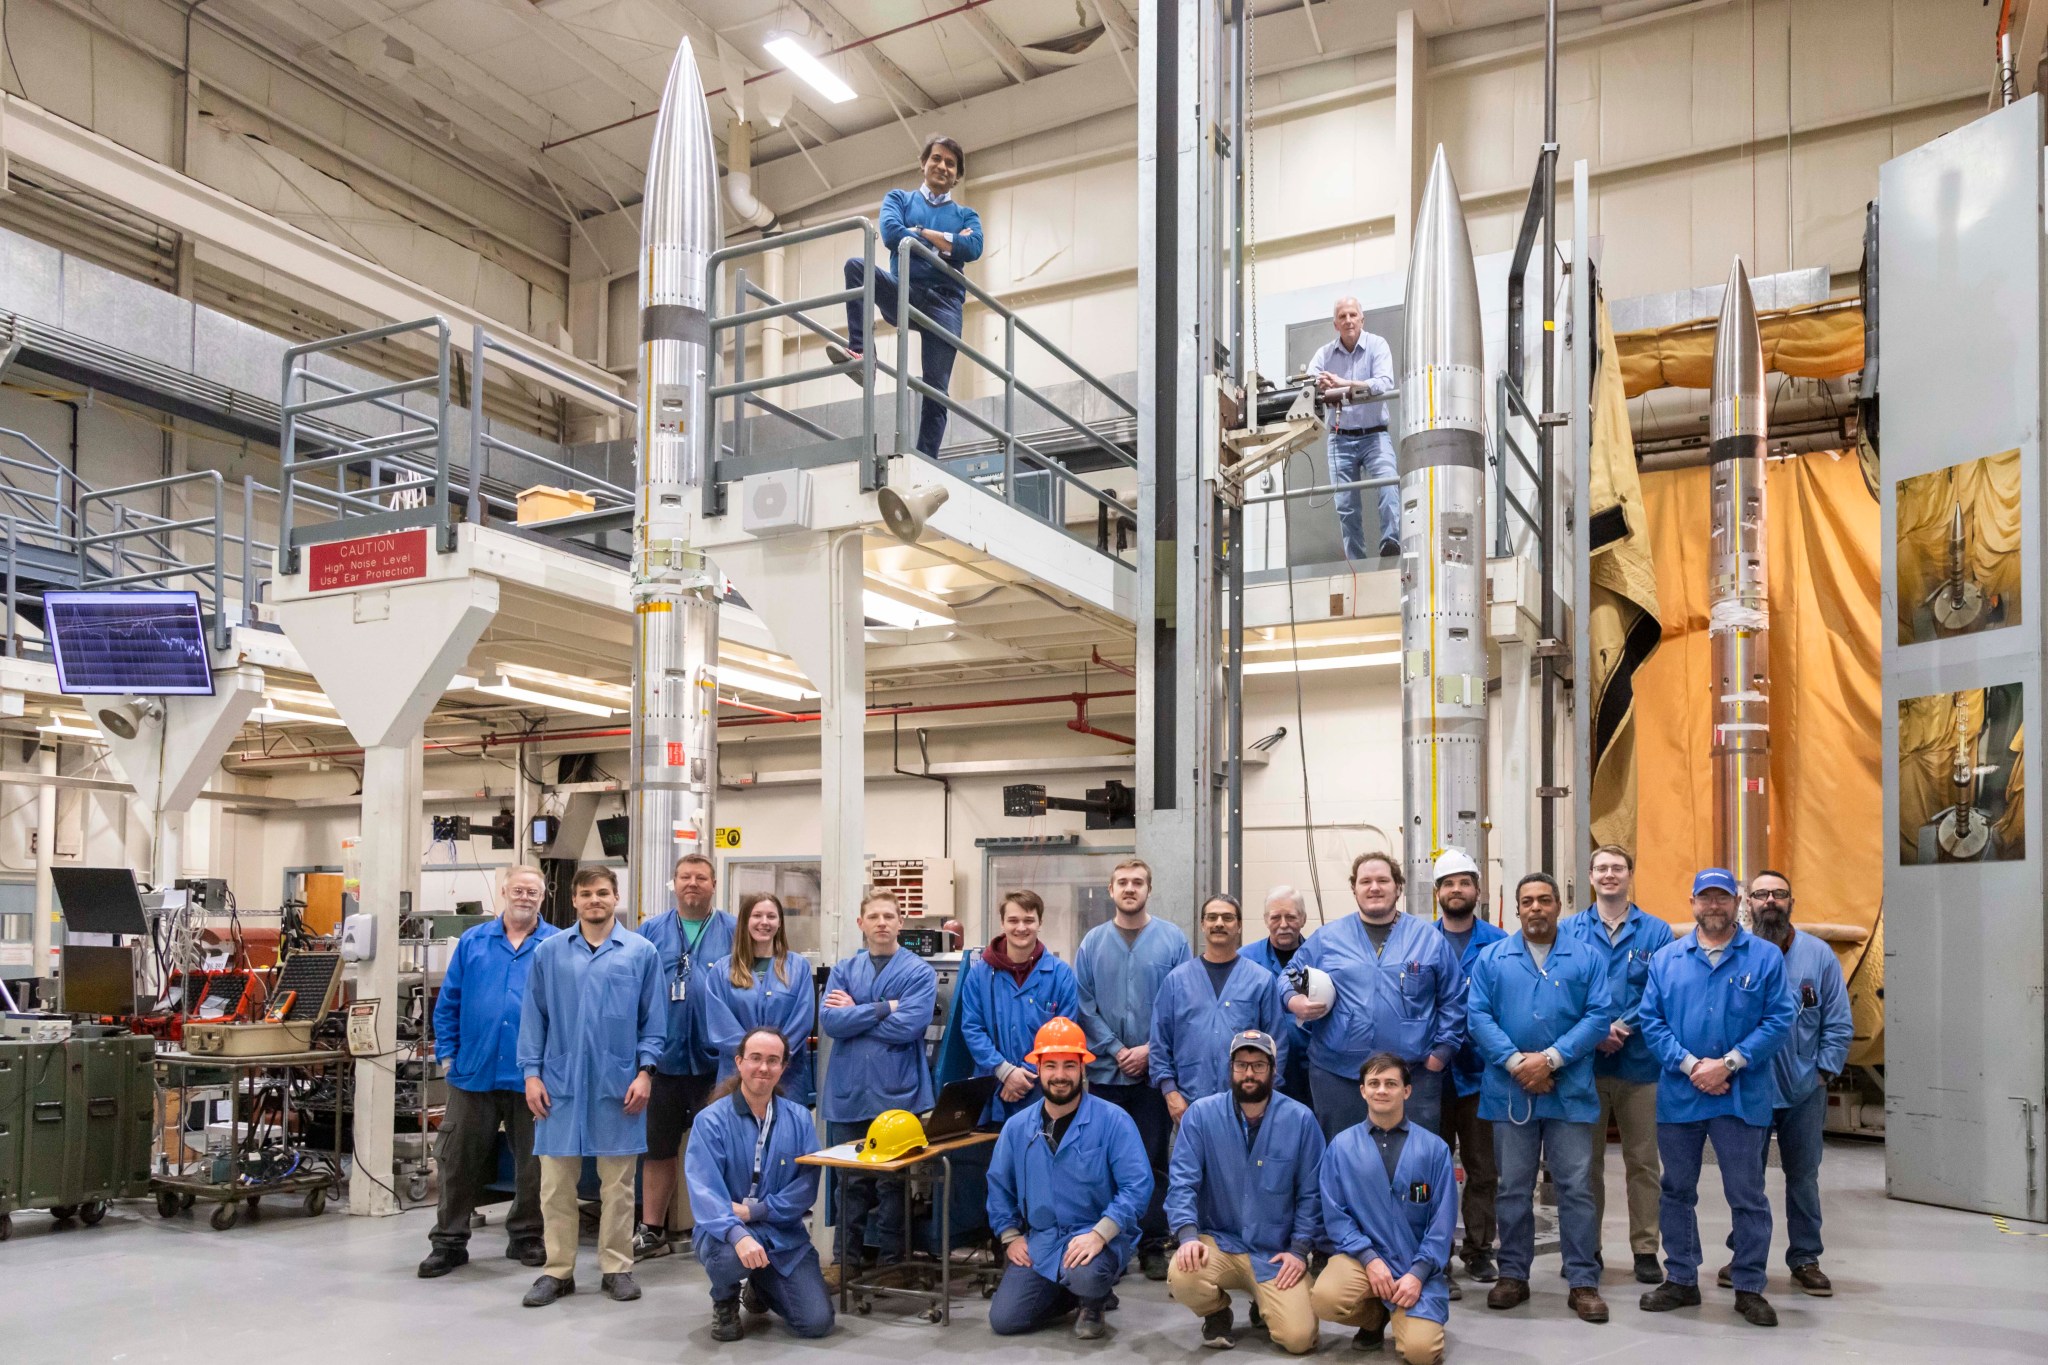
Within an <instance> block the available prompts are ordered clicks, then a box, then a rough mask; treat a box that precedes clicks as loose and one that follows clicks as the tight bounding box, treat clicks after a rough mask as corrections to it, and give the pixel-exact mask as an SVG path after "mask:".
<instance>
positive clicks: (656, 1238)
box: [633, 1223, 675, 1261]
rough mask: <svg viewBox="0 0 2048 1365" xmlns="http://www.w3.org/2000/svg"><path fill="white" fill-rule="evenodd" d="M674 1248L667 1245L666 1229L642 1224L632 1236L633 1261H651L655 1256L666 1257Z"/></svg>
mask: <svg viewBox="0 0 2048 1365" xmlns="http://www.w3.org/2000/svg"><path fill="white" fill-rule="evenodd" d="M674 1249H675V1248H673V1247H671V1246H670V1245H669V1244H668V1229H667V1228H657V1227H654V1226H652V1225H650V1224H647V1223H642V1224H641V1225H640V1227H639V1229H638V1230H637V1231H636V1232H634V1234H633V1259H634V1260H635V1261H651V1260H653V1259H654V1258H655V1257H657V1256H666V1255H668V1254H669V1252H671V1251H673V1250H674Z"/></svg>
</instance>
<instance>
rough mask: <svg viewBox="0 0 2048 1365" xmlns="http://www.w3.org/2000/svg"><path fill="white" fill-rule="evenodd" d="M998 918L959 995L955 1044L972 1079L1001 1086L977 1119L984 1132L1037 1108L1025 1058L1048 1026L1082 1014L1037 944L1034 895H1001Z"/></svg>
mask: <svg viewBox="0 0 2048 1365" xmlns="http://www.w3.org/2000/svg"><path fill="white" fill-rule="evenodd" d="M1002 916H1003V932H1002V933H1000V934H998V935H996V937H995V938H994V940H992V941H991V942H990V943H989V945H988V947H986V948H984V949H983V950H982V951H981V952H979V953H976V954H973V955H972V957H971V959H970V960H969V962H968V963H967V970H966V971H964V972H962V973H961V974H960V988H959V994H960V1036H961V1040H962V1041H963V1042H965V1043H966V1045H967V1051H968V1054H969V1055H970V1056H971V1057H973V1059H974V1074H975V1075H977V1076H994V1077H995V1078H996V1080H997V1081H998V1082H1000V1087H1001V1088H1000V1089H998V1090H997V1091H996V1093H995V1094H993V1095H991V1096H989V1101H988V1108H987V1109H986V1110H984V1111H983V1112H982V1116H981V1117H982V1122H984V1123H990V1124H1000V1123H1002V1122H1003V1120H1005V1119H1007V1118H1009V1117H1010V1115H1012V1114H1014V1113H1016V1112H1017V1111H1018V1110H1020V1109H1023V1108H1025V1107H1027V1106H1029V1105H1031V1104H1033V1103H1034V1102H1036V1100H1037V1099H1038V1073H1037V1072H1036V1071H1033V1070H1032V1069H1031V1068H1030V1066H1028V1065H1027V1064H1026V1063H1025V1061H1024V1055H1025V1054H1026V1053H1028V1052H1029V1051H1031V1047H1032V1042H1033V1040H1034V1039H1035V1038H1037V1036H1038V1030H1039V1029H1040V1028H1042V1027H1044V1025H1045V1022H1046V1021H1047V1020H1048V1019H1051V1018H1054V1017H1055V1016H1064V1017H1066V1018H1069V1019H1071V1018H1073V1017H1074V1015H1075V1014H1076V1013H1078V1012H1079V1010H1080V1007H1081V986H1080V983H1079V982H1078V981H1077V980H1076V979H1075V977H1074V969H1073V968H1072V967H1069V966H1068V965H1067V964H1066V963H1064V962H1062V961H1060V959H1059V956H1058V954H1056V953H1054V952H1053V951H1052V950H1051V949H1050V948H1048V947H1046V946H1045V940H1044V939H1042V938H1040V937H1039V936H1038V931H1039V928H1040V926H1041V925H1042V924H1043V923H1044V922H1045V902H1044V901H1042V900H1040V899H1039V897H1038V893H1037V892H1036V891H1028V890H1019V891H1012V892H1010V893H1008V894H1007V895H1005V896H1004V897H1003V908H1002Z"/></svg>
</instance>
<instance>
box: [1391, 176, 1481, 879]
mask: <svg viewBox="0 0 2048 1365" xmlns="http://www.w3.org/2000/svg"><path fill="white" fill-rule="evenodd" d="M1404 342H1405V344H1404V346H1403V349H1402V366H1403V368H1402V371H1401V405H1400V442H1399V448H1398V451H1397V455H1398V461H1399V467H1400V475H1401V485H1400V492H1401V741H1402V743H1401V767H1402V795H1403V799H1404V804H1403V806H1402V810H1403V811H1404V813H1405V816H1406V820H1405V824H1404V833H1405V838H1404V840H1403V843H1404V846H1405V847H1404V850H1403V854H1404V857H1405V860H1406V864H1407V875H1408V885H1409V886H1410V887H1411V888H1426V887H1428V886H1429V885H1430V882H1431V875H1432V864H1433V863H1434V862H1435V860H1436V855H1437V854H1438V853H1439V852H1441V851H1442V850H1443V849H1445V848H1450V847H1457V848H1462V849H1464V850H1465V851H1466V852H1468V853H1470V854H1472V855H1473V857H1475V858H1477V859H1479V860H1480V862H1481V864H1482V865H1484V862H1485V858H1486V673H1487V667H1486V631H1485V616H1484V613H1485V609H1486V556H1485V551H1484V547H1483V545H1482V542H1481V539H1480V535H1481V530H1482V528H1483V527H1484V526H1485V525H1486V359H1485V351H1484V347H1483V344H1482V338H1481V334H1480V321H1479V282H1478V279H1477V277H1476V275H1475V274H1474V272H1473V268H1472V242H1471V239H1470V238H1469V237H1468V236H1467V235H1466V231H1465V212H1464V209H1463V208H1462V207H1461V206H1460V204H1459V202H1458V184H1457V181H1456V180H1454V179H1452V177H1451V168H1450V166H1449V164H1448V163H1447V162H1446V161H1445V159H1444V152H1443V148H1442V147H1438V148H1437V152H1436V160H1435V161H1434V162H1433V163H1432V164H1431V166H1430V168H1429V184H1428V186H1427V187H1426V188H1425V189H1424V190H1423V193H1422V209H1421V211H1420V212H1419V213H1418V214H1417V215H1416V219H1415V242H1414V246H1413V249H1412V250H1411V251H1410V253H1409V262H1408V297H1407V308H1406V327H1405V331H1404ZM1427 903H1428V900H1427V896H1426V893H1411V897H1410V906H1411V908H1414V909H1417V910H1418V911H1419V908H1420V906H1422V905H1424V904H1427Z"/></svg>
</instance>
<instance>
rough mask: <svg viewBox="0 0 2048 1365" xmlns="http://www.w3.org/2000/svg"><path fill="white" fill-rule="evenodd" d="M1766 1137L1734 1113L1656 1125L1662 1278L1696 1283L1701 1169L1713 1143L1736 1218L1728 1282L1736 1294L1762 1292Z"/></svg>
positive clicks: (1767, 1225)
mask: <svg viewBox="0 0 2048 1365" xmlns="http://www.w3.org/2000/svg"><path fill="white" fill-rule="evenodd" d="M1764 1133H1765V1130H1764V1129H1762V1128H1752V1127H1750V1126H1749V1125H1748V1124H1746V1123H1744V1122H1743V1121H1742V1120H1741V1119H1739V1118H1737V1117H1736V1116H1735V1115H1733V1114H1722V1115H1719V1116H1718V1117H1715V1118H1711V1119H1702V1120H1699V1121H1697V1122H1693V1123H1660V1124H1658V1125H1657V1155H1658V1157H1659V1158H1661V1159H1662V1161H1663V1163H1664V1181H1663V1188H1662V1192H1661V1199H1660V1202H1659V1205H1658V1214H1659V1216H1658V1222H1659V1225H1660V1227H1661V1230H1662V1231H1663V1234H1664V1278H1665V1279H1667V1280H1670V1281H1671V1282H1672V1283H1673V1284H1682V1285H1697V1284H1698V1283H1699V1282H1700V1219H1699V1202H1700V1165H1701V1157H1702V1156H1703V1155H1704V1154H1705V1153H1706V1149H1707V1143H1708V1142H1709V1141H1712V1142H1713V1144H1714V1159H1715V1160H1716V1161H1718V1162H1719V1163H1720V1165H1721V1193H1722V1194H1724V1195H1726V1196H1727V1197H1728V1210H1729V1212H1730V1213H1732V1214H1733V1215H1734V1217H1735V1231H1734V1235H1733V1236H1732V1237H1731V1238H1730V1241H1731V1243H1732V1244H1733V1247H1734V1250H1735V1264H1734V1271H1733V1274H1732V1276H1731V1278H1732V1279H1733V1280H1734V1282H1735V1287H1736V1289H1738V1290H1741V1291H1745V1292H1748V1293H1751V1294H1761V1293H1763V1292H1764V1263H1765V1262H1767V1261H1768V1260H1770V1257H1771V1201H1770V1200H1768V1199H1766V1198H1765V1197H1764V1155H1763V1143H1764Z"/></svg>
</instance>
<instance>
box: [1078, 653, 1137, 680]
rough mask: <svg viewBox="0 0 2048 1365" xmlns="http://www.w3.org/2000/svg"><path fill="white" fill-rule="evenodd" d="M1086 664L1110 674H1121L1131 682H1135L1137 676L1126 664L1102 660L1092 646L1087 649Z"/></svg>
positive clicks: (1134, 670)
mask: <svg viewBox="0 0 2048 1365" xmlns="http://www.w3.org/2000/svg"><path fill="white" fill-rule="evenodd" d="M1088 662H1089V663H1092V664H1094V665H1095V666H1096V667H1098V668H1106V669H1108V670H1109V671H1110V672H1112V673H1121V674H1123V675H1124V676H1125V677H1126V678H1130V679H1133V680H1135V679H1136V678H1137V676H1138V670H1137V669H1135V668H1132V667H1131V666H1129V665H1128V664H1120V663H1118V662H1116V661H1115V660H1114V659H1105V658H1103V657H1102V651H1101V650H1099V649H1097V648H1095V647H1094V646H1093V645H1090V646H1089V647H1088Z"/></svg>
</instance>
